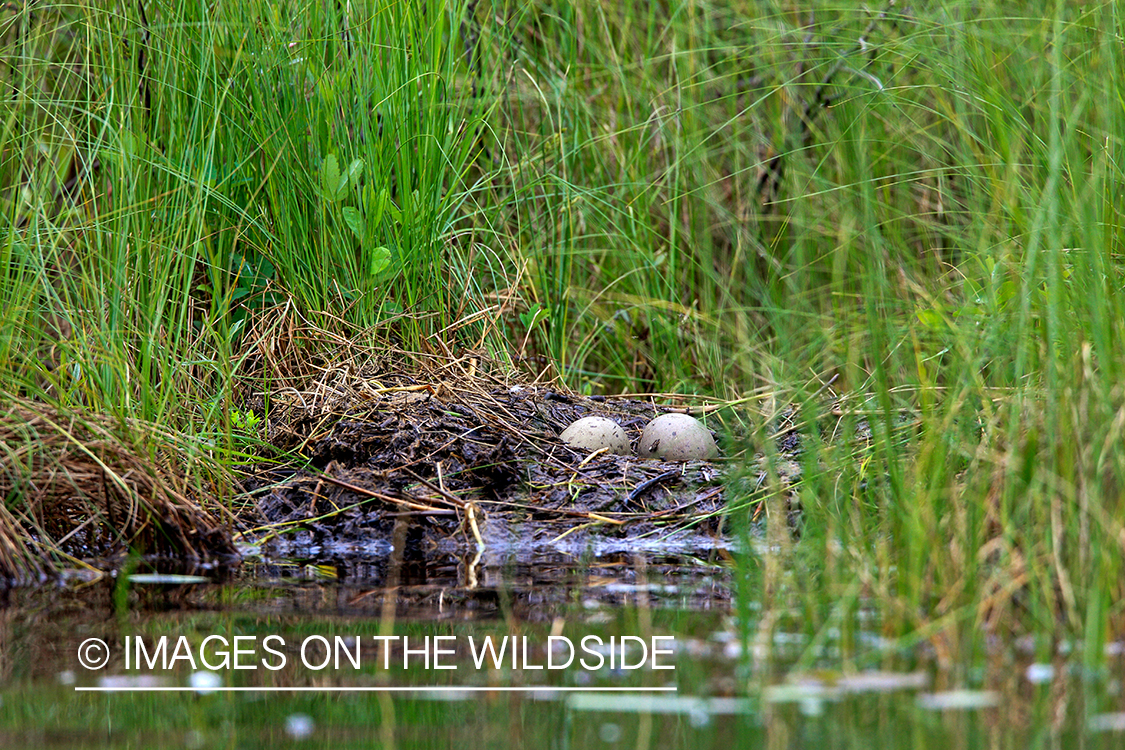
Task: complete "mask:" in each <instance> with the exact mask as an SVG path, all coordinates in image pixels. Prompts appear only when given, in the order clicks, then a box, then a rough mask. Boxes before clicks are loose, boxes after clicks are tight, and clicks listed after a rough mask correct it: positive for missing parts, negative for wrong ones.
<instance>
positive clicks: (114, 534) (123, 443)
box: [0, 397, 234, 582]
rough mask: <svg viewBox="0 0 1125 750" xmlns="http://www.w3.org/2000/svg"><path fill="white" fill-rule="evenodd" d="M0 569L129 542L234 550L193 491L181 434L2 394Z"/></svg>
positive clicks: (32, 569)
mask: <svg viewBox="0 0 1125 750" xmlns="http://www.w3.org/2000/svg"><path fill="white" fill-rule="evenodd" d="M0 401H3V402H5V403H6V404H7V407H6V408H5V409H4V411H3V412H2V413H0V496H2V497H3V498H5V502H4V506H3V507H0V578H5V579H8V580H11V581H15V582H20V581H27V580H29V579H30V580H34V579H36V578H39V577H42V576H43V575H46V574H49V573H51V572H53V571H58V570H59V569H60V568H62V567H65V566H67V565H68V564H72V562H73V561H74V560H77V559H81V560H86V561H91V560H94V561H96V560H99V559H100V560H107V559H110V558H114V557H117V556H119V555H121V554H124V553H126V552H128V551H130V550H138V551H143V552H144V553H146V554H160V553H173V554H175V555H177V556H179V557H194V558H200V559H207V558H212V557H215V556H221V555H228V554H234V548H233V547H232V545H231V541H230V534H229V530H228V529H227V528H226V527H225V524H224V523H223V522H222V521H220V519H219V518H217V517H216V515H215V512H214V510H206V509H204V508H203V507H202V506H201V505H200V503H199V502H197V500H196V499H195V498H196V496H198V494H199V493H198V491H195V490H193V482H192V478H191V476H190V469H191V462H190V461H189V460H188V458H187V456H188V455H189V452H188V451H186V450H185V445H184V440H183V439H182V438H180V437H179V436H176V435H172V434H169V433H167V432H164V431H162V430H160V429H159V428H157V427H155V426H153V425H146V424H141V423H137V422H133V421H127V422H121V421H118V420H115V419H113V418H111V417H107V416H102V415H94V414H87V413H78V412H70V413H64V412H61V411H59V410H58V409H56V408H54V407H51V406H46V405H43V404H39V403H35V402H32V401H28V400H25V399H18V398H12V397H3V398H0Z"/></svg>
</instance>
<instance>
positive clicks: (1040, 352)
mask: <svg viewBox="0 0 1125 750" xmlns="http://www.w3.org/2000/svg"><path fill="white" fill-rule="evenodd" d="M322 6H323V7H322ZM348 7H350V11H347V12H345V10H342V8H344V5H340V6H339V7H338V6H337V5H336V4H333V3H329V4H327V5H323V4H315V3H308V4H302V3H299V2H290V3H273V4H270V3H265V2H247V3H233V4H226V5H220V6H214V7H211V6H205V5H202V4H187V5H182V6H181V5H177V6H175V9H174V10H173V9H172V8H166V7H152V8H149V9H148V11H147V23H146V22H145V21H144V20H143V19H142V18H141V17H140V14H139V13H138V11H137V9H136V7H134V6H120V7H119V8H117V9H115V10H107V9H105V8H104V7H103V6H102V4H91V5H89V6H87V5H81V4H77V5H55V6H50V7H46V8H41V9H39V10H35V11H28V10H22V9H19V10H6V11H5V14H6V15H5V16H4V17H3V26H2V28H0V33H2V40H3V41H2V43H3V47H4V59H5V60H8V61H10V64H9V65H8V67H7V68H6V69H5V70H4V71H3V73H2V74H0V77H2V79H3V85H4V87H5V91H6V94H5V98H4V100H3V102H4V103H3V105H2V108H0V185H3V186H4V187H3V191H2V192H0V212H2V214H3V216H4V217H5V225H4V228H3V229H0V255H2V256H3V260H4V263H3V265H2V267H3V269H4V273H6V278H5V279H4V281H3V283H2V284H0V331H2V334H0V388H2V389H3V391H5V392H8V393H11V394H20V395H24V396H29V397H32V398H36V399H42V400H46V401H48V402H50V403H53V404H57V405H58V406H59V407H60V408H62V409H64V410H65V409H73V410H92V411H95V412H100V413H109V414H114V415H118V417H119V418H120V419H122V420H124V419H126V418H136V419H143V420H148V421H152V422H155V423H158V424H161V425H167V426H168V427H170V428H172V429H175V430H180V431H184V432H185V433H187V434H189V435H192V436H198V438H199V440H200V441H201V442H202V443H204V444H205V445H206V446H208V448H207V449H208V450H210V451H212V454H211V455H212V457H213V460H214V461H216V462H220V463H221V462H222V461H224V460H225V458H226V457H227V455H228V453H227V452H228V451H230V450H233V449H235V448H237V447H238V445H239V440H238V438H237V432H238V425H236V424H233V423H232V422H234V421H237V420H232V418H231V417H230V414H231V413H232V409H233V408H234V406H236V405H237V404H236V402H235V395H234V390H233V388H232V380H233V379H234V378H235V377H236V376H237V375H238V373H239V371H240V368H241V367H243V363H244V362H245V361H246V358H247V357H251V356H257V352H258V349H256V348H255V347H257V345H258V344H259V343H260V342H261V341H263V340H264V339H265V338H269V337H270V336H271V335H273V334H271V333H270V332H271V331H274V330H275V329H274V328H271V326H283V324H284V322H285V321H290V320H294V319H296V318H298V317H299V318H301V319H304V320H307V321H309V322H310V323H311V324H312V325H314V326H317V327H321V328H324V329H327V330H331V331H334V332H335V333H337V334H339V335H343V336H347V337H355V338H357V339H359V340H361V341H365V342H371V341H378V340H381V337H382V338H385V337H393V338H394V339H395V340H396V341H398V342H399V343H401V344H402V345H404V346H406V347H407V348H411V349H415V350H418V351H438V352H450V353H453V352H457V351H460V350H461V349H462V348H464V347H478V346H483V347H485V348H487V349H490V350H491V351H492V352H494V353H501V354H503V355H505V356H506V353H508V352H511V353H514V354H516V355H518V356H523V355H529V356H533V355H541V356H544V357H546V358H547V359H548V360H549V361H551V362H553V363H554V364H555V365H556V367H557V368H558V370H559V372H561V373H562V375H563V377H564V379H565V380H566V382H567V383H568V384H569V385H570V386H572V387H574V388H576V389H579V390H584V391H588V392H606V391H636V390H640V391H649V390H664V391H678V392H685V393H700V394H712V395H718V396H722V397H727V398H736V397H741V396H744V395H747V394H753V395H757V396H759V397H760V399H761V406H762V412H763V413H765V414H770V413H773V411H774V409H775V407H776V406H778V405H783V404H786V403H790V402H792V403H797V404H798V405H800V408H801V409H802V412H801V413H802V414H803V415H805V416H806V417H807V418H809V419H812V418H817V419H819V421H820V423H821V425H822V427H823V428H824V435H823V439H821V438H817V439H814V440H813V441H812V442H811V445H810V447H809V449H808V450H807V451H806V454H805V459H804V464H805V473H804V480H803V483H802V484H801V486H800V487H799V494H800V498H801V502H802V505H803V508H804V513H805V522H804V533H803V536H802V539H801V542H800V544H798V545H794V546H791V547H787V548H786V549H787V551H786V552H784V554H785V555H787V556H791V557H792V558H793V561H794V563H796V562H800V563H801V564H800V566H799V567H800V569H801V570H802V571H804V572H803V573H802V574H801V575H800V576H798V579H797V580H795V581H791V582H787V583H786V584H785V585H784V586H782V585H780V583H777V582H774V583H770V584H768V585H766V591H767V593H769V595H770V596H776V597H777V599H776V600H775V601H773V602H772V603H773V604H774V605H776V606H778V607H790V606H797V607H798V608H799V609H800V610H801V611H803V612H804V613H805V617H804V619H803V622H804V624H805V627H807V628H808V629H810V630H811V631H814V632H815V631H818V630H819V629H821V628H823V627H827V626H828V625H829V624H830V623H834V622H838V621H841V614H840V611H841V610H840V607H844V608H845V609H847V608H851V609H852V610H854V609H855V608H857V607H859V606H861V605H862V604H863V603H864V602H866V601H868V600H869V599H870V598H872V597H873V598H874V599H875V600H877V601H879V602H880V603H881V604H882V605H884V606H885V607H886V608H887V613H888V614H887V617H888V620H887V622H888V624H887V629H888V631H890V632H893V633H897V634H904V635H909V634H914V635H915V636H917V637H920V638H922V637H936V636H935V635H934V634H935V633H938V634H941V637H942V638H944V639H946V640H947V641H948V642H950V643H954V644H956V645H957V647H958V648H969V649H972V648H976V647H977V646H979V644H980V640H979V638H980V637H979V635H978V633H979V632H981V629H982V626H987V627H988V628H991V629H992V630H998V629H999V630H1002V631H1008V630H1010V631H1012V632H1027V631H1030V632H1036V633H1044V634H1048V635H1050V634H1059V635H1061V634H1067V635H1069V636H1072V637H1079V638H1084V639H1086V641H1087V647H1088V653H1090V654H1097V653H1100V650H1099V648H1098V645H1099V643H1100V642H1101V641H1102V640H1103V639H1105V638H1108V637H1115V636H1118V635H1120V634H1121V633H1122V631H1123V630H1125V619H1123V614H1125V613H1123V612H1122V610H1121V606H1120V604H1119V603H1118V602H1120V601H1122V600H1123V598H1125V597H1123V596H1122V595H1123V594H1125V592H1123V590H1122V584H1123V582H1125V577H1123V575H1122V573H1123V571H1122V560H1123V555H1122V548H1121V545H1122V542H1121V540H1122V539H1123V538H1125V528H1123V523H1122V521H1121V519H1122V518H1125V507H1123V497H1122V487H1123V486H1125V450H1123V448H1125V445H1123V434H1122V432H1123V429H1125V427H1123V426H1125V392H1123V391H1125V387H1123V386H1122V382H1123V381H1125V379H1123V377H1122V375H1123V372H1125V353H1123V352H1122V349H1121V347H1120V346H1118V345H1117V342H1118V341H1120V340H1121V339H1122V336H1123V335H1125V330H1122V329H1123V327H1125V314H1123V313H1125V309H1123V308H1125V305H1123V300H1122V293H1121V288H1122V261H1121V252H1122V239H1123V226H1122V219H1121V214H1120V211H1121V205H1122V201H1123V200H1125V192H1123V184H1125V180H1123V172H1122V146H1123V144H1122V135H1121V134H1122V133H1125V127H1123V126H1125V84H1123V83H1122V77H1121V76H1120V74H1119V71H1121V70H1125V59H1123V57H1125V52H1123V50H1122V47H1121V44H1120V37H1121V35H1122V34H1123V33H1125V23H1123V20H1122V17H1121V15H1120V12H1119V10H1118V8H1117V6H1116V4H1114V3H1111V2H1103V3H1089V4H1081V5H1074V4H1070V3H1045V2H1040V3H1031V4H1027V3H1010V2H999V1H997V2H985V3H967V2H954V1H952V0H951V1H949V2H944V3H936V4H927V5H926V6H925V7H916V8H912V9H911V10H910V11H909V15H904V14H903V11H901V10H900V9H898V8H897V7H895V8H888V10H887V13H886V14H885V15H884V16H879V15H878V12H877V11H872V12H867V11H860V10H857V9H856V8H855V7H854V5H853V4H832V3H826V2H814V3H811V4H810V3H800V4H796V3H787V2H775V3H745V2H731V3H727V4H724V5H699V4H691V3H680V4H677V3H672V4H653V3H649V4H630V3H625V4H621V3H601V2H579V3H574V4H564V5H562V6H559V5H557V4H540V3H538V2H531V3H519V4H504V3H499V2H496V3H480V4H479V5H478V4H475V3H473V4H468V5H465V4H461V3H442V2H403V3H395V4H389V5H383V4H374V3H356V2H353V3H351V4H350V6H348ZM466 8H471V9H472V11H473V13H474V15H473V16H472V18H467V17H466ZM175 14H182V15H175ZM142 50H143V52H144V59H145V65H144V66H143V70H142V66H141V65H140V64H139V57H140V55H141V52H142ZM76 159H77V160H78V165H79V166H78V171H79V172H80V173H81V172H82V171H83V169H84V168H85V167H89V166H91V165H94V164H96V165H97V166H96V168H93V169H92V171H91V173H90V176H89V177H88V178H87V179H82V180H79V184H78V187H77V188H76V189H75V190H73V191H71V193H72V194H71V195H68V194H64V193H65V191H61V189H60V187H59V186H61V185H62V184H63V183H65V182H66V181H67V179H68V178H69V177H70V172H71V171H73V167H72V165H73V164H74V163H75V160H76ZM771 167H772V168H774V169H773V170H772V171H771ZM771 177H772V178H776V180H775V182H774V183H771V179H770V178H771ZM763 186H765V188H763ZM291 344H292V348H291V349H290V350H289V351H288V352H287V353H286V354H285V356H287V357H292V358H298V359H299V358H301V357H307V358H315V357H316V356H318V352H317V351H316V348H315V346H314V345H312V344H304V345H302V344H301V342H300V341H299V340H293V341H292V342H291ZM302 346H303V348H302ZM828 383H831V385H830V386H829V387H827V388H826V387H825V385H826V384H828ZM814 394H819V396H818V397H817V398H816V399H814V398H813V396H814ZM832 396H840V397H843V399H844V400H843V401H842V405H843V408H842V416H840V417H839V422H838V424H837V422H836V421H835V417H828V416H826V415H825V412H826V410H825V407H826V403H827V401H828V400H829V398H830V397H832ZM904 415H906V416H905V417H904ZM861 419H864V420H867V421H868V423H869V425H870V428H871V434H872V440H871V442H870V445H859V444H857V443H856V442H855V441H852V440H847V439H841V438H840V437H839V436H840V435H845V436H846V435H850V434H852V431H853V430H854V428H855V426H856V424H857V423H858V422H859V420H861ZM904 419H905V420H906V421H905V422H904V421H903V420H904ZM740 421H741V423H740ZM726 423H727V425H728V426H730V427H731V428H732V429H735V430H736V431H740V432H742V433H744V434H750V435H752V436H753V438H754V439H755V440H756V441H758V445H759V447H762V446H761V442H762V440H763V438H764V437H765V435H766V432H767V430H766V427H765V426H763V424H762V423H761V420H759V419H757V418H756V417H750V418H747V417H745V416H742V417H739V416H738V415H735V414H731V415H727V417H726ZM833 434H835V437H833ZM735 499H736V500H738V498H735ZM781 515H783V514H775V516H774V517H775V518H776V517H779V516H781ZM843 619H845V620H846V619H847V618H843Z"/></svg>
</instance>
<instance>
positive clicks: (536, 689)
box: [74, 685, 678, 693]
mask: <svg viewBox="0 0 1125 750" xmlns="http://www.w3.org/2000/svg"><path fill="white" fill-rule="evenodd" d="M677 689H678V688H675V687H553V686H550V685H531V686H528V687H451V686H445V685H434V686H421V687H404V686H399V685H395V686H387V687H332V686H328V687H275V686H263V687H157V686H146V687H141V686H138V687H112V686H111V687H75V688H74V690H75V692H87V693H435V692H437V693H540V692H551V693H669V692H672V693H674V692H676V690H677Z"/></svg>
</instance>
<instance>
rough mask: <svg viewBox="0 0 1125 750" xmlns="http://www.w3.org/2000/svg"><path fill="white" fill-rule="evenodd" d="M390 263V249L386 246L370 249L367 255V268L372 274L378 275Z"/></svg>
mask: <svg viewBox="0 0 1125 750" xmlns="http://www.w3.org/2000/svg"><path fill="white" fill-rule="evenodd" d="M390 264H391V251H390V249H388V248H387V247H386V246H383V245H380V246H379V247H377V248H375V249H374V250H371V251H370V252H369V253H368V255H367V270H368V272H369V273H370V274H371V275H372V276H378V275H379V274H381V273H382V272H383V271H385V270H386V268H387V266H389V265H390Z"/></svg>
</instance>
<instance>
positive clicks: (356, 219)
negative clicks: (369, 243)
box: [343, 206, 364, 242]
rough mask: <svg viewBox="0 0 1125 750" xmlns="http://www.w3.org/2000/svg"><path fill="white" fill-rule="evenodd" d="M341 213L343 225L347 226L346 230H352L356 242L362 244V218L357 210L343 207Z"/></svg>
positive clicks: (352, 207) (351, 207)
mask: <svg viewBox="0 0 1125 750" xmlns="http://www.w3.org/2000/svg"><path fill="white" fill-rule="evenodd" d="M343 213H344V223H345V224H347V225H348V229H350V230H352V234H354V235H355V236H356V239H357V240H359V241H360V242H363V234H364V231H363V230H364V226H363V216H362V215H360V213H359V210H358V209H356V208H355V207H354V206H344V209H343Z"/></svg>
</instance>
